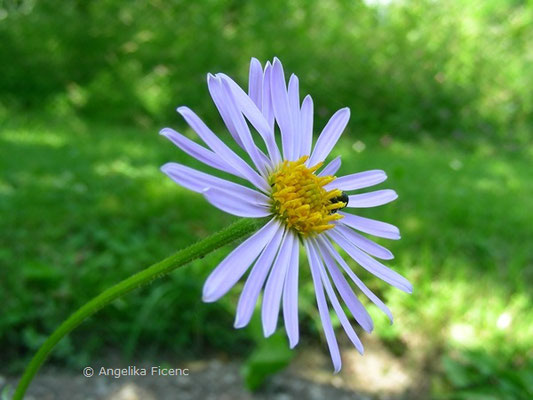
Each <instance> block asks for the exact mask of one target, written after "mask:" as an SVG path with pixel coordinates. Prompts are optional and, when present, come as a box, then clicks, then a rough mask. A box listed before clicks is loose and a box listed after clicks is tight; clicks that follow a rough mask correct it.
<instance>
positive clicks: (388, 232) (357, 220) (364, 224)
mask: <svg viewBox="0 0 533 400" xmlns="http://www.w3.org/2000/svg"><path fill="white" fill-rule="evenodd" d="M339 214H340V215H342V216H344V218H343V219H342V223H343V224H344V225H348V226H349V227H351V228H354V229H357V230H358V231H361V232H364V233H368V234H369V235H374V236H378V237H382V238H386V239H393V240H398V239H400V230H399V229H398V228H397V227H395V226H394V225H391V224H387V223H386V222H381V221H376V220H374V219H370V218H364V217H360V216H358V215H353V214H348V213H345V212H339Z"/></svg>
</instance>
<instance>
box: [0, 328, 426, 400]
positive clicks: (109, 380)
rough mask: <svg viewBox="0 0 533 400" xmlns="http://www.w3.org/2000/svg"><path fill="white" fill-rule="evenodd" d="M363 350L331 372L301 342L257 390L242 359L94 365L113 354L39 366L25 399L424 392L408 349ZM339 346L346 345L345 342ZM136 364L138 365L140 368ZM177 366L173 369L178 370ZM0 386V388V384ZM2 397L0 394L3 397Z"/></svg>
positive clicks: (367, 396) (279, 398)
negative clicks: (158, 370)
mask: <svg viewBox="0 0 533 400" xmlns="http://www.w3.org/2000/svg"><path fill="white" fill-rule="evenodd" d="M365 342H366V343H365V346H366V352H365V353H366V354H365V356H364V357H361V356H360V355H359V354H358V353H357V352H356V351H355V350H354V349H353V348H351V347H349V346H346V347H345V348H344V349H343V350H342V355H343V370H342V371H341V373H340V374H337V375H334V374H333V373H332V368H331V363H330V361H329V359H328V356H327V354H324V353H323V352H321V349H320V350H318V349H314V348H307V349H302V350H300V351H299V353H298V356H297V357H296V359H295V360H294V362H293V363H292V364H291V366H290V368H288V369H287V370H285V371H283V372H281V373H279V374H277V375H275V376H273V377H271V378H270V379H269V380H268V381H267V383H266V384H265V386H264V387H263V388H262V389H261V390H260V391H258V392H256V393H251V392H249V391H247V390H246V389H245V388H244V385H243V382H242V378H241V375H240V372H239V370H240V366H241V363H240V362H237V361H229V362H225V361H222V360H219V359H209V360H196V361H178V360H173V361H171V362H169V361H168V359H167V361H166V362H165V363H163V366H164V367H171V368H180V369H182V370H183V369H185V368H187V369H188V375H186V376H185V375H182V376H161V375H157V374H155V375H152V374H151V373H150V369H151V367H152V366H157V365H158V363H153V362H145V361H143V362H139V363H135V366H136V367H137V368H146V370H147V375H146V376H121V377H120V378H115V377H113V376H103V375H100V376H99V372H100V368H101V367H102V366H104V367H105V368H124V367H126V368H127V367H128V365H133V363H129V364H124V363H123V362H121V361H120V360H119V359H114V358H112V357H110V358H109V359H105V360H99V361H95V362H94V364H93V365H91V367H92V368H93V369H94V376H92V377H90V378H87V377H84V376H83V371H82V370H81V369H80V371H77V372H74V371H72V370H68V371H66V370H61V369H56V368H54V367H45V368H44V369H43V370H41V372H40V373H39V374H38V375H37V377H36V379H35V380H34V381H33V383H32V385H31V386H30V388H29V390H28V392H27V396H26V399H27V400H159V399H163V400H165V399H179V400H198V399H201V400H226V399H227V400H230V399H231V400H252V399H258V400H263V399H272V400H291V399H298V400H307V399H309V400H315V399H316V400H323V399H335V400H348V399H353V400H400V399H402V400H403V399H409V400H414V399H424V398H427V387H428V385H427V382H426V379H424V378H423V375H421V372H420V371H419V370H416V369H413V368H412V367H410V368H408V367H407V366H408V365H410V366H413V365H416V364H417V363H416V362H413V358H412V357H411V356H404V357H402V358H398V357H394V356H392V355H391V354H390V353H389V352H387V351H386V349H384V348H383V347H382V346H381V345H380V344H379V343H378V342H372V341H369V340H368V339H367V340H366V341H365ZM343 347H344V346H343ZM139 371H140V370H139ZM177 372H179V371H177ZM16 381H17V379H16V377H5V376H0V388H1V387H5V386H6V385H11V387H13V386H14V385H15V384H16ZM0 392H1V391H0ZM2 400H3V399H2Z"/></svg>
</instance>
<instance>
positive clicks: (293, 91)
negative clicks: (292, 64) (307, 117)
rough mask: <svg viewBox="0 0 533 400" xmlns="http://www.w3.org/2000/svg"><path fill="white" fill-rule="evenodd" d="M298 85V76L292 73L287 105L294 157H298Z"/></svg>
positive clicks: (299, 137)
mask: <svg viewBox="0 0 533 400" xmlns="http://www.w3.org/2000/svg"><path fill="white" fill-rule="evenodd" d="M299 87H300V85H299V82H298V77H297V76H296V75H294V74H292V75H291V77H290V79H289V90H288V95H289V107H290V112H291V115H292V132H293V134H292V143H293V144H292V146H293V148H292V151H293V157H294V159H298V158H299V155H300V142H301V140H302V139H301V134H300V89H299Z"/></svg>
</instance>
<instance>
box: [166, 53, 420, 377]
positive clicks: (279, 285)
mask: <svg viewBox="0 0 533 400" xmlns="http://www.w3.org/2000/svg"><path fill="white" fill-rule="evenodd" d="M207 83H208V88H209V92H210V94H211V97H212V98H213V101H214V103H215V105H216V107H217V109H218V111H219V113H220V115H221V117H222V119H223V121H224V123H225V125H226V127H227V129H228V130H229V132H230V134H231V135H232V137H233V139H234V140H235V141H236V143H237V144H238V145H239V146H240V147H241V148H242V149H243V150H244V151H245V152H246V154H247V155H248V156H249V158H250V161H251V163H249V162H247V161H246V160H244V159H243V158H242V157H240V156H239V155H238V154H237V153H235V152H234V151H233V150H232V149H231V148H230V147H228V146H227V145H226V144H225V143H224V142H223V141H222V140H220V138H219V137H218V136H217V135H216V134H215V133H213V131H211V130H210V129H209V128H208V127H207V126H206V125H205V124H204V123H203V122H202V120H201V119H200V118H199V117H198V116H197V115H196V114H195V113H194V112H193V111H191V110H190V109H189V108H187V107H180V108H178V112H179V113H180V114H181V115H182V116H183V117H184V118H185V120H186V121H187V123H188V124H189V125H190V127H191V128H192V129H193V130H194V131H195V132H196V133H197V134H198V136H199V137H200V139H201V140H202V141H203V142H204V143H205V146H202V145H199V144H197V143H196V142H194V141H192V140H190V139H188V138H186V137H185V136H183V135H181V134H180V133H178V132H176V131H174V130H172V129H169V128H165V129H163V130H162V131H161V134H162V135H164V136H166V137H167V138H168V139H170V140H171V141H172V142H174V143H175V144H176V145H177V146H178V147H179V148H180V149H182V150H183V151H184V152H186V153H187V154H189V155H191V156H193V157H195V158H196V159H198V160H199V161H201V162H203V163H204V164H206V165H207V166H209V167H212V168H214V169H217V170H220V171H223V172H226V173H229V174H231V175H234V176H235V177H237V178H241V179H244V180H245V181H247V182H248V185H247V186H245V185H241V184H238V183H235V182H232V181H229V180H226V179H222V178H218V177H215V176H213V175H210V174H207V173H204V172H200V171H198V170H195V169H192V168H189V167H186V166H184V165H180V164H176V163H168V164H165V165H164V166H163V167H162V168H161V169H162V171H163V172H164V173H166V174H167V175H168V176H169V177H170V178H172V179H173V180H174V181H175V182H177V183H178V184H180V185H182V186H184V187H186V188H188V189H190V190H193V191H195V192H198V193H201V194H202V195H203V196H204V197H205V198H206V199H207V201H208V202H210V203H211V204H213V205H214V206H215V207H217V208H219V209H221V210H223V211H225V212H227V213H230V214H233V215H236V216H241V217H248V218H262V217H270V220H269V222H268V223H266V224H265V225H264V226H263V227H262V228H261V229H260V230H259V231H257V232H256V233H255V234H253V235H252V236H250V237H249V238H248V239H247V240H246V241H244V242H243V243H242V244H240V245H239V246H238V247H237V248H236V249H234V250H233V251H232V252H231V253H230V254H229V255H228V256H227V257H226V258H225V259H224V260H223V261H222V262H221V263H220V264H219V265H218V266H217V267H216V268H215V269H214V270H213V272H212V273H211V274H210V275H209V277H208V278H207V280H206V282H205V284H204V289H203V300H204V301H206V302H213V301H216V300H218V299H219V298H220V297H222V296H223V295H224V294H226V293H227V292H228V291H229V290H230V289H231V288H232V287H233V286H234V285H235V283H236V282H237V281H238V280H239V279H240V278H241V277H242V276H243V275H244V274H245V273H246V271H247V270H248V269H250V267H251V271H250V273H249V275H248V278H247V280H246V283H245V284H244V288H243V291H242V293H241V296H240V299H239V303H238V305H237V313H236V318H235V327H236V328H241V327H244V326H246V325H247V324H248V322H249V321H250V319H251V317H252V314H253V310H254V308H255V305H256V303H257V301H258V298H259V294H260V292H261V290H262V289H263V291H264V295H263V302H262V306H261V307H262V308H261V317H262V323H263V331H264V334H265V336H269V335H271V334H272V333H274V331H275V329H276V325H277V321H278V316H279V312H280V309H282V310H283V318H284V322H285V329H286V331H287V336H288V338H289V342H290V346H291V348H292V347H294V346H296V344H297V343H298V340H299V329H298V272H299V256H300V251H299V248H300V243H302V244H303V246H304V248H305V252H306V254H307V259H308V261H309V266H310V269H311V275H312V278H313V283H314V286H315V293H316V300H317V305H318V310H319V314H320V318H321V321H322V325H323V327H324V332H325V336H326V340H327V343H328V347H329V350H330V353H331V357H332V361H333V365H334V368H335V371H339V370H340V368H341V358H340V354H339V348H338V344H337V340H336V338H335V334H334V332H333V327H332V323H331V319H330V316H329V308H328V300H327V299H329V304H330V305H331V306H332V307H333V309H334V311H335V313H336V314H337V316H338V318H339V321H340V323H341V325H342V326H343V328H344V330H345V331H346V334H347V335H348V337H349V338H350V340H351V341H352V343H353V344H354V345H355V347H356V348H357V349H358V350H359V351H360V352H361V353H362V352H363V346H362V344H361V341H360V340H359V338H358V336H357V334H356V333H355V331H354V329H353V327H352V324H351V323H350V321H349V320H348V317H347V316H346V314H345V312H344V310H343V308H342V306H341V304H340V301H339V299H338V297H337V294H336V292H335V290H334V287H335V288H336V289H337V292H338V294H339V296H340V298H341V300H342V301H343V302H344V303H345V304H346V306H347V308H348V310H349V311H350V313H351V314H352V315H353V317H354V318H355V320H356V321H357V323H358V324H359V325H360V326H361V327H362V328H363V329H364V330H366V331H371V330H372V329H373V323H372V319H371V318H370V315H369V314H368V312H367V311H366V309H365V308H364V306H363V305H362V303H361V302H360V301H359V300H358V298H357V296H356V295H355V293H354V291H353V289H352V284H353V285H355V286H356V287H357V288H358V289H359V290H360V291H361V292H363V294H365V295H366V296H367V297H368V298H369V299H370V300H371V301H372V302H373V303H374V304H376V305H377V306H378V307H379V308H380V309H381V310H382V311H383V312H384V313H385V314H386V315H387V316H388V317H389V319H390V320H391V322H392V314H391V312H390V311H389V309H388V308H387V306H386V305H385V304H383V302H382V301H381V300H380V299H379V298H378V297H376V295H375V294H374V293H372V291H370V290H369V289H368V287H366V286H365V284H364V283H363V282H362V281H361V280H360V279H359V278H358V277H357V275H356V274H355V273H354V271H352V269H351V268H350V267H349V266H348V264H347V263H346V262H345V261H344V259H343V258H342V257H341V255H340V254H339V252H338V251H337V250H336V248H335V247H334V246H333V243H336V244H337V245H338V246H340V247H341V248H342V249H343V250H344V251H345V252H346V253H347V254H348V255H349V256H350V257H351V258H352V259H354V260H355V261H356V262H357V263H358V264H359V265H360V266H361V267H363V268H364V269H366V270H367V271H369V272H371V273H373V274H374V275H376V276H377V277H379V278H381V279H382V280H384V281H385V282H388V283H389V284H391V285H393V286H395V287H397V288H399V289H401V290H403V291H405V292H408V293H410V292H411V291H412V286H411V284H410V283H409V282H408V281H407V280H406V279H405V278H404V277H402V276H401V275H399V274H398V273H396V272H394V271H393V270H391V269H389V268H388V267H386V266H385V265H383V264H382V263H381V262H379V261H377V260H376V258H379V259H384V260H388V259H392V258H393V255H392V253H391V252H390V251H389V250H387V249H386V248H384V247H382V246H380V245H378V244H377V243H374V242H373V241H371V240H370V239H368V238H367V237H366V236H363V235H362V234H361V233H359V232H362V233H366V234H369V235H373V236H378V237H383V238H388V239H399V238H400V233H399V230H398V228H396V227H395V226H393V225H390V224H387V223H384V222H380V221H375V220H372V219H368V218H363V217H360V216H357V215H355V214H352V213H348V212H345V211H343V209H345V208H347V209H354V208H355V209H357V208H367V207H375V206H379V205H382V204H386V203H389V202H391V201H393V200H395V199H396V197H397V195H396V193H395V192H394V191H393V190H377V191H373V192H368V193H359V194H350V193H351V192H353V191H355V190H359V189H364V188H367V187H370V186H373V185H376V184H378V183H381V182H383V181H384V180H385V179H386V178H387V176H386V174H385V173H384V172H383V171H380V170H372V171H365V172H359V173H354V174H350V175H345V176H342V177H339V178H337V177H335V176H334V175H335V173H336V172H337V171H338V170H339V168H340V165H341V161H340V158H339V157H337V158H334V159H333V160H332V161H331V162H330V163H329V164H327V165H326V166H325V167H323V163H324V161H325V159H326V157H328V155H329V154H330V152H331V150H332V149H333V147H334V146H335V144H336V143H337V141H338V139H339V137H340V135H341V134H342V132H343V131H344V129H345V127H346V125H347V123H348V119H349V116H350V112H349V110H348V109H347V108H343V109H340V110H339V111H337V112H336V113H335V114H334V115H333V116H332V117H331V119H330V120H329V122H328V123H327V124H326V126H325V127H324V129H323V130H322V132H321V134H320V135H319V136H318V139H317V140H316V143H315V145H314V147H313V146H312V142H313V101H312V99H311V97H310V96H309V95H308V96H306V97H305V98H304V99H303V101H302V102H301V104H300V95H299V82H298V78H297V77H296V76H295V75H291V77H290V79H289V83H288V86H287V84H286V80H285V76H284V72H283V67H282V65H281V62H280V61H279V60H278V59H276V58H275V59H274V61H273V63H272V64H271V63H270V62H267V63H266V65H265V67H264V68H263V67H262V66H261V64H260V63H259V61H257V60H256V59H252V62H251V65H250V77H249V87H248V93H246V92H245V91H244V90H243V89H241V88H240V87H239V86H238V85H237V84H236V83H235V82H234V81H233V80H232V79H231V78H229V77H228V76H226V75H224V74H217V75H211V74H209V75H208V78H207ZM248 123H249V124H250V125H251V126H252V127H253V128H254V130H255V131H256V132H257V133H258V135H257V134H254V135H252V132H251V130H250V127H249V124H248ZM276 125H277V126H278V127H279V130H280V133H281V149H280V148H279V146H278V144H277V142H276V136H275V126H276ZM258 141H259V142H260V141H262V142H263V143H264V146H258V144H257V143H258ZM262 148H263V149H264V150H262ZM346 276H347V277H348V278H349V279H350V280H351V282H352V283H349V281H348V280H347V278H346Z"/></svg>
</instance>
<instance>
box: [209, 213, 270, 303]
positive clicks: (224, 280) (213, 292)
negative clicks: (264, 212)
mask: <svg viewBox="0 0 533 400" xmlns="http://www.w3.org/2000/svg"><path fill="white" fill-rule="evenodd" d="M278 229H279V222H277V221H276V220H275V219H272V220H270V222H268V223H267V224H266V225H265V226H263V227H262V228H261V229H260V230H259V231H257V232H256V233H254V234H253V235H252V236H250V237H249V238H248V239H247V240H245V241H244V242H243V243H242V244H241V245H240V246H239V247H237V248H236V249H235V250H233V251H232V252H231V253H230V254H229V255H228V256H227V257H226V258H225V259H224V260H223V261H222V262H221V263H220V264H219V265H218V266H217V267H216V268H215V269H214V270H213V272H211V274H210V275H209V276H208V278H207V280H206V281H205V283H204V289H203V295H202V300H203V301H204V302H206V303H211V302H214V301H217V300H218V299H220V298H221V297H222V296H224V295H225V294H226V293H227V292H228V291H229V290H230V289H231V288H232V287H233V285H235V283H237V281H238V280H239V279H240V278H241V277H242V276H243V275H244V273H245V272H246V270H247V269H248V267H249V266H250V264H252V262H253V261H254V260H255V259H256V258H257V256H258V255H259V253H260V252H261V251H262V250H263V249H264V248H265V246H266V245H267V244H268V242H269V241H270V240H271V239H272V237H273V236H274V234H275V233H276V231H277V230H278Z"/></svg>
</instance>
